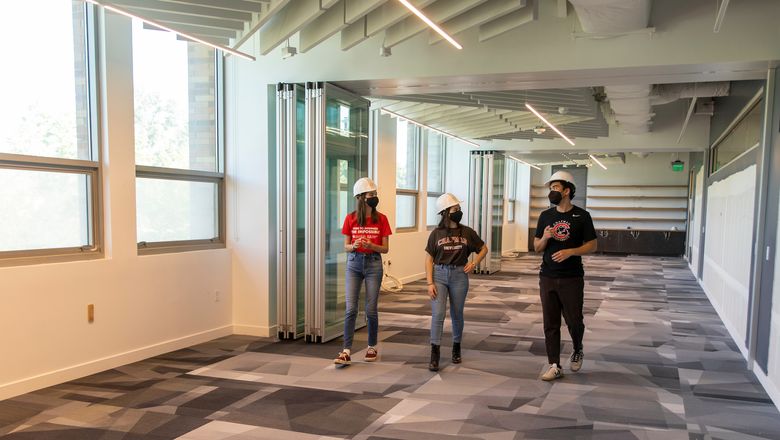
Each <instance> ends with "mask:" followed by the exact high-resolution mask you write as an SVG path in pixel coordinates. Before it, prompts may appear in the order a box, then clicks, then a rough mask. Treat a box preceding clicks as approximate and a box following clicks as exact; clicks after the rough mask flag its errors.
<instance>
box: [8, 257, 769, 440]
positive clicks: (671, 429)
mask: <svg viewBox="0 0 780 440" xmlns="http://www.w3.org/2000/svg"><path fill="white" fill-rule="evenodd" d="M538 264H539V260H538V258H537V257H535V256H520V257H517V258H512V259H506V260H505V261H504V262H503V269H502V271H501V272H499V273H496V274H494V275H480V276H472V278H471V289H470V291H469V297H468V300H467V303H466V310H465V317H466V326H465V330H464V341H463V359H464V362H463V363H462V364H453V363H452V362H451V348H450V345H451V327H450V323H449V319H448V320H447V321H446V323H445V334H444V338H443V346H442V364H441V366H442V368H441V370H440V371H439V372H438V373H432V372H430V371H428V369H427V362H428V359H429V354H430V346H429V337H430V330H429V329H430V301H429V300H428V298H427V295H426V286H425V284H424V283H422V282H417V283H411V284H409V285H407V286H405V289H404V291H403V292H401V293H392V294H385V293H383V295H382V297H381V301H380V334H379V345H378V348H379V361H378V362H375V363H367V362H363V356H364V354H365V347H366V332H365V329H363V330H360V331H358V332H357V334H356V338H355V339H356V341H355V346H354V347H355V352H354V353H353V364H352V365H350V366H349V367H336V366H335V365H334V364H333V363H332V358H333V357H334V356H335V355H336V353H337V352H338V351H339V349H340V347H341V340H340V339H339V340H334V341H331V342H328V343H326V344H307V343H305V342H304V341H301V340H299V341H281V342H278V341H273V340H265V339H258V338H254V337H247V336H230V337H226V338H221V339H217V340H214V341H211V342H208V343H205V344H200V345H198V346H194V347H190V348H187V349H184V350H178V351H174V352H171V353H167V354H164V355H161V356H157V357H154V358H151V359H147V360H144V361H142V362H138V363H134V364H131V365H126V366H123V367H121V368H116V369H113V370H109V371H104V372H101V373H98V374H95V375H92V376H89V377H85V378H82V379H79V380H75V381H72V382H68V383H64V384H61V385H58V386H54V387H51V388H47V389H43V390H39V391H36V392H33V393H29V394H25V395H22V396H18V397H16V398H14V399H10V400H7V401H3V402H0V436H2V437H3V438H4V439H5V438H8V439H78V440H83V439H101V440H105V439H131V440H132V439H151V440H155V439H170V438H181V439H190V440H206V439H209V440H222V439H225V440H228V439H229V440H240V439H246V440H256V439H304V440H308V439H336V438H356V439H377V440H378V439H420V438H425V439H450V438H461V439H484V440H503V439H549V440H555V439H573V438H576V439H615V440H625V439H642V440H654V439H659V440H660V439H664V440H667V439H778V438H780V414H778V411H777V409H776V407H775V406H774V405H773V403H772V401H771V400H770V399H769V397H768V396H767V394H766V393H765V392H764V390H763V389H762V388H761V386H760V385H759V383H758V382H757V380H756V378H755V377H754V376H753V374H752V373H751V372H749V371H748V370H747V368H746V363H745V360H744V358H742V356H741V354H740V352H739V350H738V348H737V345H736V344H735V343H734V341H733V340H731V338H730V337H729V334H728V332H727V331H726V329H725V327H724V326H723V324H722V322H721V321H720V320H719V318H718V315H717V314H716V313H715V311H714V310H713V308H712V307H711V305H710V303H709V302H708V301H707V298H706V296H705V295H704V293H703V292H702V291H701V289H700V288H699V287H698V284H697V283H696V281H695V280H694V279H693V277H692V275H691V273H690V271H689V270H688V268H687V266H686V264H685V262H684V261H682V260H679V259H664V258H644V257H606V256H593V257H589V258H586V268H587V269H586V270H587V276H586V287H585V296H586V298H585V309H584V313H585V323H586V333H585V362H584V366H583V369H582V370H581V371H580V372H578V373H572V372H570V371H569V370H568V369H565V370H564V373H565V376H564V378H562V379H560V380H558V381H556V382H553V383H547V382H542V381H540V380H539V376H540V375H541V373H542V372H543V371H544V369H545V367H546V365H545V362H546V355H545V348H544V337H543V329H542V319H541V306H540V304H539V296H538V276H537V268H538ZM562 335H563V343H562V349H563V356H564V357H567V356H568V354H569V353H570V352H571V343H570V340H569V339H568V335H567V332H566V331H565V329H564V330H563V331H562ZM564 366H565V365H564Z"/></svg>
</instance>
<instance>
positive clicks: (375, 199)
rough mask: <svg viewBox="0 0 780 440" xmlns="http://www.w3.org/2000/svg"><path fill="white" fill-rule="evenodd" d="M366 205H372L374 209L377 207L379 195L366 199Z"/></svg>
mask: <svg viewBox="0 0 780 440" xmlns="http://www.w3.org/2000/svg"><path fill="white" fill-rule="evenodd" d="M366 205H368V206H370V207H371V208H372V209H373V208H376V206H377V205H379V197H369V198H367V199H366Z"/></svg>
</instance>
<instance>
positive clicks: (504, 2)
mask: <svg viewBox="0 0 780 440" xmlns="http://www.w3.org/2000/svg"><path fill="white" fill-rule="evenodd" d="M525 5H526V0H488V1H487V2H485V3H483V4H480V5H478V6H477V7H475V8H474V9H472V10H471V11H469V13H468V14H462V15H458V16H457V17H454V18H452V19H451V20H448V21H446V22H444V23H443V24H442V26H443V27H444V28H446V29H447V32H449V34H450V35H454V34H457V33H459V32H463V31H465V30H466V29H469V28H472V27H474V26H479V25H482V24H484V23H487V22H489V21H490V20H495V19H496V18H498V17H502V16H504V15H506V14H508V13H510V12H514V11H517V10H518V9H520V8H523V7H525ZM443 40H444V38H442V36H441V35H439V34H437V33H435V32H434V33H433V34H431V37H430V40H429V41H428V42H429V43H430V44H435V43H438V42H439V41H443Z"/></svg>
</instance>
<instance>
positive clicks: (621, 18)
mask: <svg viewBox="0 0 780 440" xmlns="http://www.w3.org/2000/svg"><path fill="white" fill-rule="evenodd" d="M569 1H570V3H571V4H572V5H573V6H574V10H575V11H577V17H578V18H579V20H580V24H581V26H582V30H583V32H585V33H586V34H594V35H612V36H614V35H619V34H620V33H631V32H634V31H638V30H641V29H645V28H647V27H648V26H649V24H650V9H651V6H652V5H651V2H650V0H569ZM604 93H605V94H606V96H607V100H608V101H609V105H610V107H611V110H612V116H613V117H614V120H615V122H616V123H617V124H618V125H619V126H620V128H621V130H622V131H623V132H624V133H626V134H643V133H647V132H648V131H650V125H651V124H652V122H653V116H654V113H653V109H652V106H654V105H661V104H667V103H670V102H673V101H676V100H678V99H681V98H704V97H714V96H726V95H728V93H729V83H727V82H719V83H704V84H669V85H659V86H655V87H653V86H652V85H651V84H634V85H619V86H605V87H604Z"/></svg>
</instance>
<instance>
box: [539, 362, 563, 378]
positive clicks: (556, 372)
mask: <svg viewBox="0 0 780 440" xmlns="http://www.w3.org/2000/svg"><path fill="white" fill-rule="evenodd" d="M562 377H563V371H561V367H560V366H558V364H550V369H549V370H547V372H546V373H544V374H542V380H544V381H548V382H549V381H551V380H555V379H560V378H562Z"/></svg>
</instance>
